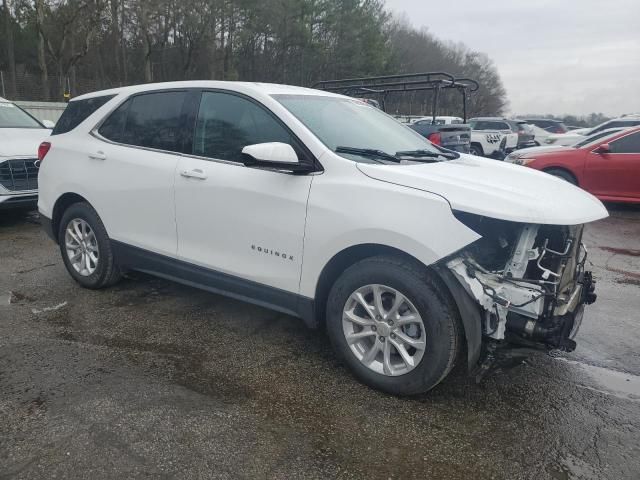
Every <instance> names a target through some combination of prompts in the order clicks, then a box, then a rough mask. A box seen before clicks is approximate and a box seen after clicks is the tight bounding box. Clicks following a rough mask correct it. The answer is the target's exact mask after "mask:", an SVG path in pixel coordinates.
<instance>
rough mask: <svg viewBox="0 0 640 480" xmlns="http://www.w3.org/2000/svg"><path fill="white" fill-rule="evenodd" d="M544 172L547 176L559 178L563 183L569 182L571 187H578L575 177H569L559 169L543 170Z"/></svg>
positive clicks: (567, 173)
mask: <svg viewBox="0 0 640 480" xmlns="http://www.w3.org/2000/svg"><path fill="white" fill-rule="evenodd" d="M545 172H546V173H548V174H549V175H553V176H554V177H558V178H561V179H562V180H564V181H565V182H569V183H571V184H572V185H578V181H577V180H576V177H574V176H573V175H571V174H570V173H569V172H567V171H566V170H561V169H559V168H552V169H550V170H545Z"/></svg>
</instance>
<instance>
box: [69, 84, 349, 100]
mask: <svg viewBox="0 0 640 480" xmlns="http://www.w3.org/2000/svg"><path fill="white" fill-rule="evenodd" d="M171 88H222V89H225V90H232V91H237V92H243V93H254V94H259V93H261V94H263V95H264V94H266V95H278V94H279V95H318V96H332V97H342V95H337V94H335V93H330V92H325V91H321V90H315V89H312V88H306V87H298V86H294V85H281V84H277V83H259V82H228V81H217V80H189V81H181V82H162V83H145V84H140V85H130V86H127V87H120V88H111V89H108V90H100V91H97V92H91V93H86V94H84V95H79V96H78V97H75V98H74V99H72V100H71V101H75V100H82V99H85V98H92V97H99V96H103V95H119V94H125V95H130V94H133V93H138V92H149V91H153V90H164V89H171Z"/></svg>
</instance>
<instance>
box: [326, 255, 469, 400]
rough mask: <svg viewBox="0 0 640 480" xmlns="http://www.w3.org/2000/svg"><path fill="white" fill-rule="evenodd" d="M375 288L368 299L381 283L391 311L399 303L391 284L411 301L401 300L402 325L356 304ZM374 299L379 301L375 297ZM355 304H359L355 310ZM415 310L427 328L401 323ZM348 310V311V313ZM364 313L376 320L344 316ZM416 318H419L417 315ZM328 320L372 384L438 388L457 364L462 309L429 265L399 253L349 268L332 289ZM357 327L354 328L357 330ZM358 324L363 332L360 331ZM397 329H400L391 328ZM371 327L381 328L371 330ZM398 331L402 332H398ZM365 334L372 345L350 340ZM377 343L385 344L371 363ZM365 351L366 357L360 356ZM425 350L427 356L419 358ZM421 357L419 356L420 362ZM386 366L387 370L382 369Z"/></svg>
mask: <svg viewBox="0 0 640 480" xmlns="http://www.w3.org/2000/svg"><path fill="white" fill-rule="evenodd" d="M369 287H372V291H371V293H369V294H367V293H364V294H363V298H364V299H365V300H367V299H368V298H374V297H373V295H374V291H375V290H374V289H375V288H378V291H380V290H382V291H384V293H383V294H382V297H381V298H382V299H383V300H382V303H383V310H386V312H387V313H388V312H389V311H390V310H391V308H390V306H391V305H392V303H393V302H395V298H393V297H391V296H390V295H391V293H390V292H388V291H385V289H391V290H395V291H396V292H399V293H400V294H401V295H402V297H404V299H405V300H407V301H408V303H406V302H405V303H403V304H402V305H401V307H400V308H401V310H400V312H404V313H402V315H401V316H396V317H395V318H396V321H395V323H396V325H394V326H393V327H387V326H385V325H384V323H385V322H384V321H382V322H380V321H377V320H373V319H372V318H371V317H367V314H366V313H362V312H366V310H364V308H363V307H362V304H361V303H360V306H358V302H357V301H355V303H353V302H354V298H356V297H354V294H355V292H358V291H360V292H366V291H367V289H368V288H369ZM396 298H397V295H396ZM369 301H370V302H372V303H374V302H373V301H372V300H368V302H369ZM350 305H355V307H353V308H352V309H350V308H349V307H350ZM412 309H413V310H415V311H416V312H417V313H418V314H419V318H420V320H421V323H422V329H423V331H422V332H420V331H419V330H420V326H418V325H417V324H415V325H414V326H410V325H405V326H400V327H399V326H398V325H397V324H400V323H401V322H404V321H406V320H403V319H408V318H410V317H409V316H410V315H413V314H412V313H411V312H412V311H413V310H412ZM345 311H347V312H348V313H347V314H345V313H344V312H345ZM358 312H360V313H359V314H358ZM407 312H409V313H407ZM359 315H362V316H363V317H367V319H368V320H370V321H372V323H373V324H374V325H373V326H362V327H361V326H360V325H358V324H354V323H352V321H351V320H343V316H344V317H345V318H354V316H355V317H358V322H360V319H361V318H362V317H360V316H359ZM414 318H418V317H416V316H415V315H414ZM383 320H384V319H383ZM326 323H327V331H328V335H329V338H330V340H331V343H332V345H333V347H334V349H335V350H336V352H337V354H338V355H339V356H340V357H341V358H342V360H343V361H344V362H345V363H346V364H347V366H348V367H349V368H350V370H351V371H352V372H353V374H354V375H355V377H356V378H357V379H358V380H360V381H361V382H363V383H364V384H366V385H368V386H370V387H373V388H375V389H378V390H382V391H384V392H387V393H391V394H394V395H415V394H419V393H424V392H427V391H428V390H430V389H432V388H433V387H435V386H436V385H437V384H438V383H440V382H441V381H442V380H443V379H444V378H445V377H446V376H447V374H448V373H449V372H450V371H451V369H452V368H453V367H454V364H455V361H456V359H457V358H458V357H459V353H460V349H461V344H462V340H461V337H460V335H461V327H460V325H461V323H460V318H459V314H458V311H457V308H456V307H455V304H454V303H453V299H452V298H451V295H450V293H449V291H448V290H447V289H446V287H445V286H444V285H442V284H441V283H440V281H439V279H438V278H437V277H435V275H434V274H432V273H430V272H429V271H428V270H427V269H425V268H421V266H420V265H417V264H413V263H411V262H410V261H407V260H404V259H402V258H397V257H393V256H378V257H370V258H367V259H364V260H362V261H360V262H358V263H355V264H354V265H352V266H351V267H349V268H348V269H347V270H345V271H344V273H343V274H342V275H341V276H340V277H339V278H338V280H337V281H336V282H335V284H334V285H333V287H332V288H331V291H330V292H329V297H328V300H327V318H326ZM352 328H353V331H351V329H352ZM356 328H357V329H358V330H359V331H355V330H356ZM360 328H362V330H360ZM391 328H394V329H395V330H393V331H389V329H391ZM368 329H371V330H373V331H374V332H375V333H373V334H371V333H370V332H369V331H368ZM410 329H412V330H410ZM365 330H367V331H365ZM393 332H396V333H395V335H394V333H393ZM365 334H366V335H367V336H366V340H365V339H364V337H363V339H362V340H358V342H368V343H366V344H361V343H352V344H350V343H349V342H348V341H347V335H350V336H353V337H354V338H355V337H358V335H365ZM378 334H380V335H378ZM385 335H386V336H385ZM406 337H410V340H411V341H412V342H413V343H415V344H418V343H419V342H420V339H422V340H421V341H422V342H424V349H423V350H420V349H419V348H416V349H414V348H413V347H408V345H409V344H407V343H404V340H401V338H405V339H406ZM358 338H360V337H358ZM381 339H384V340H381ZM394 339H395V340H394ZM415 339H418V340H415ZM375 342H379V347H378V348H382V351H380V352H379V353H377V354H376V355H375V359H374V360H373V361H372V362H371V363H370V364H369V365H367V364H365V362H366V360H365V359H366V357H367V353H369V352H370V350H369V347H370V348H371V349H373V348H374V343H375ZM398 343H400V344H402V345H403V348H404V350H405V354H406V353H409V354H412V355H411V359H412V360H411V361H412V362H413V363H414V364H415V365H413V366H411V365H410V364H409V363H407V362H406V361H404V357H403V356H402V355H400V350H399V349H396V348H395V345H397V344H398ZM387 345H388V346H387ZM405 347H406V348H405ZM386 348H389V352H390V354H389V360H390V361H389V365H390V367H392V369H390V370H389V369H387V368H386V366H385V365H384V363H385V350H384V349H386ZM354 350H355V351H354ZM420 352H422V353H420ZM359 355H361V356H362V358H359ZM419 355H421V358H418V357H419ZM416 358H418V360H417V361H416V360H415V359H416ZM374 367H375V368H374ZM381 369H382V370H383V371H380V370H381Z"/></svg>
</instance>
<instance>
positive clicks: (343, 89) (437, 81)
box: [313, 72, 480, 123]
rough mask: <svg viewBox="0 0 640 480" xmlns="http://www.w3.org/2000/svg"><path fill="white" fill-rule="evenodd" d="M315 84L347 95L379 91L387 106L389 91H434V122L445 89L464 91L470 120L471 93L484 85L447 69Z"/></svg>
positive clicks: (465, 110)
mask: <svg viewBox="0 0 640 480" xmlns="http://www.w3.org/2000/svg"><path fill="white" fill-rule="evenodd" d="M313 88H317V89H319V90H326V91H328V92H335V93H342V94H343V95H348V96H351V97H354V96H367V95H377V96H378V98H379V99H380V105H381V107H382V109H383V110H385V100H386V98H387V95H389V94H390V93H396V92H418V91H427V90H432V91H433V98H432V113H433V122H434V123H435V118H436V115H437V113H436V112H437V110H438V97H439V95H440V91H441V90H445V89H456V90H458V91H459V92H460V94H461V95H462V111H463V120H464V122H465V123H466V121H467V94H469V93H473V92H475V91H477V90H478V88H480V85H479V84H478V82H476V81H475V80H472V79H470V78H456V77H454V76H453V75H451V74H450V73H446V72H424V73H410V74H404V75H384V76H379V77H362V78H345V79H341V80H323V81H320V82H316V83H315V84H314V85H313Z"/></svg>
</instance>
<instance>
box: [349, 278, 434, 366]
mask: <svg viewBox="0 0 640 480" xmlns="http://www.w3.org/2000/svg"><path fill="white" fill-rule="evenodd" d="M342 330H343V333H344V336H345V339H346V341H347V344H348V345H349V348H350V349H351V352H352V353H353V354H354V355H355V357H356V358H357V359H358V360H359V361H360V362H361V363H362V364H363V365H365V366H366V367H367V368H369V369H371V370H373V371H374V372H377V373H380V374H383V375H387V376H398V375H404V374H406V373H408V372H410V371H411V370H413V369H414V368H416V367H417V366H418V364H419V363H420V361H421V360H422V357H423V355H424V352H425V349H426V332H425V328H424V323H423V321H422V317H421V316H420V313H419V312H418V309H417V308H416V307H415V306H414V305H413V304H412V303H411V302H410V301H409V299H408V298H407V297H406V296H405V295H403V294H402V293H401V292H399V291H398V290H396V289H394V288H391V287H387V286H385V285H378V284H371V285H366V286H364V287H361V288H359V289H358V290H356V291H355V292H353V293H352V294H351V295H350V296H349V298H348V299H347V302H346V303H345V306H344V309H343V312H342Z"/></svg>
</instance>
